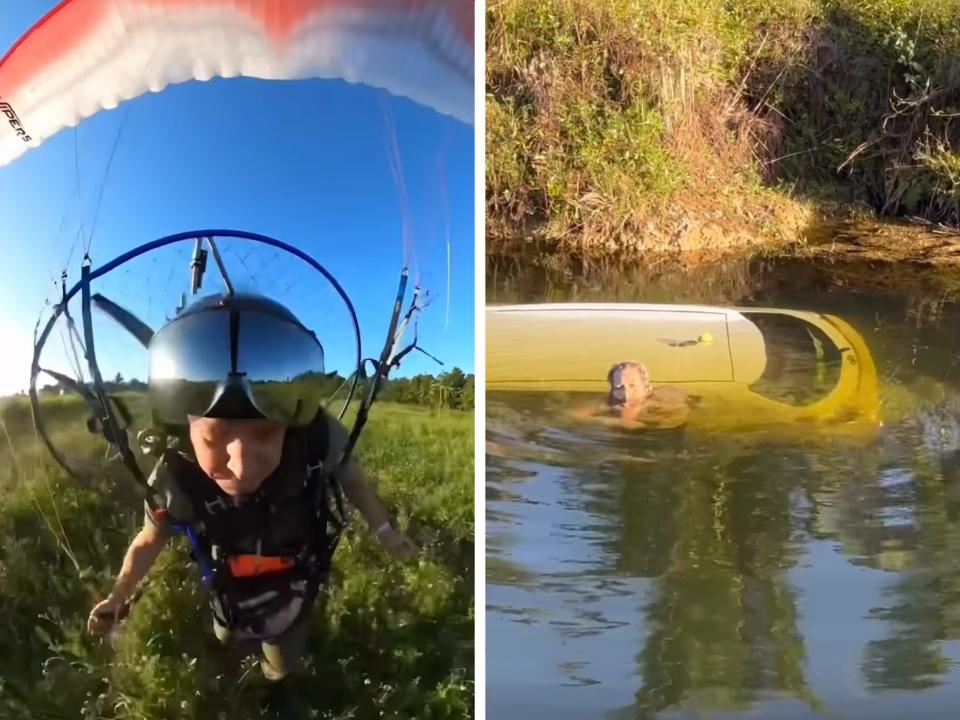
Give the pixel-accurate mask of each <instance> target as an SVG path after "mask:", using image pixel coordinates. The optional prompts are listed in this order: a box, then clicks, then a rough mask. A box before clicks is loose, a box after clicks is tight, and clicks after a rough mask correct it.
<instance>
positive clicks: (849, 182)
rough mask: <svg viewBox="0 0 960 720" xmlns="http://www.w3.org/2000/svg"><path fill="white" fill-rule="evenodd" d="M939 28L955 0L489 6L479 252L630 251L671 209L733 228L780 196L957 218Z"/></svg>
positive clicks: (943, 33)
mask: <svg viewBox="0 0 960 720" xmlns="http://www.w3.org/2000/svg"><path fill="white" fill-rule="evenodd" d="M958 16H960V0H920V1H915V0H780V1H779V2H766V1H764V0H706V1H703V2H700V1H698V2H694V1H693V0H597V1H596V2H587V1H586V0H500V1H498V2H494V3H490V4H489V5H488V10H487V66H486V67H487V75H486V92H487V110H486V112H487V147H486V155H487V165H486V180H487V210H488V247H490V248H492V249H495V248H497V247H498V246H500V245H502V244H504V243H506V242H507V241H509V240H511V239H514V238H518V237H519V238H529V239H532V240H535V241H541V242H546V243H548V244H550V243H554V244H555V243H561V244H563V243H566V244H567V245H570V242H569V241H570V239H571V238H573V239H575V240H576V241H578V242H581V241H582V242H583V243H585V244H587V245H593V246H595V247H596V248H599V249H609V248H608V246H609V245H610V244H611V243H613V244H619V245H620V246H623V247H630V246H637V245H638V244H640V245H642V244H643V238H644V236H645V235H648V234H650V233H651V228H652V226H653V225H655V224H656V223H657V222H658V221H660V220H661V219H662V218H664V217H665V216H669V214H670V213H671V212H674V211H677V210H680V211H684V210H685V211H688V212H689V213H690V214H691V215H693V216H694V217H695V218H697V219H706V218H711V219H712V215H713V214H714V212H715V211H716V212H719V213H720V214H725V215H726V216H728V217H735V218H739V219H742V220H743V221H744V223H745V224H747V225H749V224H751V223H752V222H753V221H754V218H755V217H756V216H758V215H763V214H764V213H763V209H764V208H770V207H773V206H776V205H777V204H778V202H779V201H780V200H782V199H783V198H784V197H787V196H789V197H790V198H798V197H799V198H800V199H801V200H804V199H805V200H807V201H809V202H811V203H813V204H815V205H816V204H820V203H822V201H823V199H824V197H829V198H832V199H840V200H843V201H844V202H848V203H866V204H868V205H869V206H872V207H873V208H875V209H876V210H878V211H881V212H885V213H887V214H890V215H907V216H913V215H922V216H924V217H926V218H928V219H932V220H937V221H943V222H950V223H960V174H958V167H960V160H958V151H960V132H958V130H957V127H960V126H957V124H956V119H955V118H953V117H952V115H954V114H956V113H957V111H958V110H960V24H958V23H957V22H956V18H957V17H958ZM894 108H896V110H897V111H896V113H894ZM698 216H699V218H698ZM754 224H756V223H754ZM754 230H756V231H758V232H759V233H760V234H762V232H763V230H764V228H763V227H762V226H760V227H756V228H754ZM638 239H639V240H638Z"/></svg>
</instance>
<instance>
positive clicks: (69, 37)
mask: <svg viewBox="0 0 960 720" xmlns="http://www.w3.org/2000/svg"><path fill="white" fill-rule="evenodd" d="M473 68H474V61H473V3H472V2H466V1H464V0H380V1H379V2H377V3H371V2H368V1H366V0H333V1H331V0H257V2H250V0H64V2H62V3H60V4H59V5H58V6H57V7H55V8H54V9H53V10H51V11H50V12H49V13H48V14H47V15H46V16H45V17H44V18H43V19H41V20H40V21H39V22H38V23H36V25H34V26H33V28H31V29H30V30H29V31H28V32H27V33H26V34H24V35H23V37H21V38H20V40H18V41H17V43H16V44H14V46H13V47H12V48H11V49H10V51H9V52H8V53H7V54H6V55H5V56H4V57H3V58H2V59H0V166H3V165H5V164H7V163H10V162H11V161H13V160H15V159H16V158H17V157H19V156H21V155H22V154H23V153H25V152H26V151H27V150H29V149H31V148H35V147H37V146H39V145H40V144H41V143H43V142H44V141H45V140H46V139H48V138H50V137H51V136H53V135H54V134H56V133H57V132H58V131H59V130H61V129H63V128H64V127H70V126H75V125H77V124H78V123H79V122H80V121H81V120H82V119H84V118H87V117H90V116H92V115H94V114H96V113H97V112H99V111H100V110H102V109H112V108H115V107H117V106H118V105H119V104H120V103H122V102H124V101H125V100H129V99H131V98H135V97H138V96H140V95H143V94H144V93H146V92H147V91H152V92H159V91H161V90H163V89H164V88H165V87H166V86H168V85H170V84H175V83H182V82H186V81H188V80H210V79H212V78H214V77H221V78H230V77H237V76H243V77H251V78H262V79H269V80H295V79H303V78H327V79H330V78H338V79H342V80H345V81H347V82H352V83H362V84H366V85H370V86H373V87H378V88H382V89H384V90H387V91H389V92H391V93H393V94H395V95H400V96H403V97H407V98H409V99H411V100H413V101H414V102H417V103H420V104H422V105H426V106H428V107H431V108H433V109H434V110H436V111H437V112H440V113H443V114H447V115H451V116H453V117H455V118H457V119H459V120H461V121H463V122H467V123H470V122H472V119H473V80H474V77H473V76H474V70H473Z"/></svg>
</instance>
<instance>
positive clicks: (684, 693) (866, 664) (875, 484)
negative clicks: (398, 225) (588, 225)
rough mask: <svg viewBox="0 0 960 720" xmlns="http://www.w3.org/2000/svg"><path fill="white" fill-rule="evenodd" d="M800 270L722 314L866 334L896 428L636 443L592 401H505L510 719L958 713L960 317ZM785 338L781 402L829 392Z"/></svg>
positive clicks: (492, 641)
mask: <svg viewBox="0 0 960 720" xmlns="http://www.w3.org/2000/svg"><path fill="white" fill-rule="evenodd" d="M805 275H806V276H808V277H813V278H816V283H814V285H815V286H816V287H817V288H819V292H818V293H816V294H813V293H810V292H809V287H807V288H804V287H797V286H796V285H795V284H791V283H789V282H787V281H786V280H784V279H783V278H773V277H772V276H769V275H768V276H764V277H760V279H759V280H757V281H756V284H755V285H754V286H753V287H752V288H750V289H749V292H748V291H747V290H745V289H743V288H741V289H740V290H739V291H738V292H737V293H735V294H734V296H733V297H729V298H725V299H724V300H723V302H727V303H730V304H738V305H745V306H749V305H758V304H762V305H764V306H767V307H791V306H793V307H797V306H798V303H797V302H796V299H797V296H800V295H804V294H805V293H806V297H807V300H808V302H807V303H806V304H805V305H801V307H804V308H805V309H808V310H810V311H813V312H825V313H830V314H832V315H835V316H837V317H839V318H842V320H843V321H844V322H846V323H847V324H848V325H849V326H850V327H851V328H855V329H856V332H857V333H858V335H859V336H860V337H861V339H862V342H863V344H864V347H865V348H867V349H868V351H869V356H870V359H871V362H872V363H874V367H875V370H876V373H875V377H876V387H875V397H876V400H877V407H878V419H882V420H883V424H882V426H880V425H879V424H877V427H876V429H875V432H873V433H871V434H870V435H869V436H867V437H863V436H860V435H857V436H852V435H850V434H845V433H842V432H834V431H833V430H832V429H831V428H830V426H829V425H828V426H820V427H819V428H818V429H816V431H809V432H792V433H791V432H770V431H769V430H768V429H765V428H762V427H754V428H750V426H749V424H744V423H730V422H724V423H721V422H719V421H715V422H711V423H705V424H703V423H701V424H700V425H698V424H697V423H696V422H694V421H693V420H692V419H691V423H690V424H689V425H688V426H686V427H684V428H679V429H674V430H663V431H655V432H640V433H627V432H623V431H619V430H616V429H611V428H606V427H590V426H586V425H583V424H577V423H575V422H574V421H572V420H571V419H570V418H569V413H568V412H566V410H567V409H568V408H569V407H570V406H571V405H572V404H574V403H575V402H579V401H581V400H582V399H584V398H586V397H592V396H594V395H595V394H596V393H593V392H573V393H571V392H567V393H560V392H533V393H525V392H518V391H512V392H506V391H500V392H496V391H494V392H490V393H488V399H487V413H488V455H487V467H488V522H487V534H488V553H489V555H490V558H489V560H488V590H487V598H488V602H489V603H490V605H489V608H488V616H487V627H488V645H487V653H488V670H487V685H488V691H487V698H488V699H487V704H488V712H489V713H490V716H491V717H497V718H506V719H507V720H509V719H510V718H519V717H530V716H546V715H548V714H549V715H550V716H552V717H555V718H575V717H576V718H580V717H598V718H599V717H610V718H652V717H658V718H667V717H693V716H700V715H701V714H702V713H707V712H708V713H709V714H710V715H711V716H712V717H722V718H740V717H745V716H747V715H749V716H751V717H778V718H781V717H784V718H827V717H830V718H836V717H843V718H862V717H891V718H893V717H902V716H903V715H905V714H907V713H909V714H912V715H915V716H920V717H931V718H940V717H943V718H947V717H953V716H954V714H955V692H956V685H957V681H958V680H960V671H958V670H957V661H958V660H960V642H958V641H960V524H958V517H960V391H958V386H957V385H956V382H957V380H958V378H957V377H956V371H955V369H954V367H955V364H956V355H957V353H955V351H954V349H953V348H954V347H955V346H954V342H953V340H954V335H955V334H956V330H957V328H958V323H960V310H958V308H957V306H956V305H955V304H954V303H953V302H952V301H950V300H949V299H947V300H946V301H945V302H938V304H937V308H936V312H935V313H934V314H931V313H930V312H929V306H927V311H924V312H922V313H920V312H918V310H917V309H918V308H920V307H923V303H922V302H920V301H919V299H918V298H917V297H915V296H911V297H906V296H904V295H897V294H895V293H892V292H890V291H888V290H883V291H880V290H877V289H876V288H862V287H854V286H851V285H846V286H838V285H836V284H833V283H832V282H831V278H830V277H826V278H825V277H824V276H823V275H818V274H817V273H816V271H815V269H808V271H807V272H806V273H805ZM688 287H689V285H688ZM697 287H698V288H700V289H702V285H697ZM661 290H662V288H661ZM664 295H665V293H661V294H660V295H659V296H658V297H656V298H655V299H656V300H657V301H666V300H676V301H683V302H688V301H690V300H691V299H690V298H688V297H687V296H684V295H682V294H677V295H674V296H673V297H665V296H664ZM495 299H496V298H495ZM500 299H501V300H503V299H506V300H509V301H511V302H516V301H517V300H520V299H521V298H519V297H517V296H516V295H514V296H512V297H509V298H503V297H501V298H500ZM522 299H523V300H525V301H529V300H537V301H539V300H543V299H544V298H543V297H542V296H538V297H525V298H522ZM551 299H554V300H556V299H560V298H559V297H558V296H554V297H552V298H551ZM578 299H583V297H582V295H581V296H580V298H578ZM590 299H593V300H596V299H604V298H598V297H596V296H594V297H591V298H590ZM620 299H624V300H626V299H629V300H630V301H643V300H645V298H643V297H642V296H640V293H638V292H637V291H636V289H635V290H634V293H633V296H632V297H629V298H620ZM695 300H696V301H698V302H709V301H710V298H709V297H698V298H695ZM786 347H787V349H786V350H785V351H784V352H785V353H786V354H787V356H786V357H785V358H783V361H784V363H785V364H784V369H783V372H782V373H781V374H780V376H779V379H778V381H777V382H775V383H773V385H768V388H767V393H768V394H769V393H771V392H773V393H774V394H775V392H781V391H782V392H786V390H785V389H786V388H788V387H789V386H790V385H791V384H793V385H797V384H798V383H799V382H800V381H799V380H798V378H801V377H803V378H806V382H807V384H808V386H811V387H814V389H813V390H810V392H811V393H812V396H811V397H813V401H814V402H815V401H816V399H817V397H822V392H821V393H820V394H819V395H818V394H817V392H819V391H815V386H814V385H811V383H810V378H811V373H813V375H814V376H815V374H816V373H815V367H813V366H811V364H810V361H809V355H802V354H801V355H797V354H796V351H795V350H791V349H790V347H789V343H788V344H787V346H786ZM791 353H792V354H791ZM788 366H789V367H788ZM827 379H829V378H827ZM827 384H829V383H827ZM801 385H802V383H801ZM600 392H602V390H601V391H600ZM811 397H804V398H794V400H793V401H794V402H795V403H800V402H809V401H810V400H811ZM707 408H708V410H710V407H709V406H707ZM714 410H716V407H714V408H713V409H712V410H710V411H714ZM733 411H735V409H734V410H733ZM697 412H704V406H700V407H698V408H695V409H694V411H693V415H695V414H696V413H697ZM693 415H692V416H691V418H692V417H693ZM786 426H787V427H789V424H786Z"/></svg>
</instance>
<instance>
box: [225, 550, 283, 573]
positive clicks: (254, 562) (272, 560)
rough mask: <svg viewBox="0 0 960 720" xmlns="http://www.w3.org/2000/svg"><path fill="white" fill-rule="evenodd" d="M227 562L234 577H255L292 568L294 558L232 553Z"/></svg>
mask: <svg viewBox="0 0 960 720" xmlns="http://www.w3.org/2000/svg"><path fill="white" fill-rule="evenodd" d="M227 564H228V565H229V566H230V574H231V575H233V576H234V577H253V576H255V575H271V574H273V573H280V572H286V571H287V570H291V569H292V568H293V566H294V559H293V558H290V557H266V556H263V555H232V556H231V557H229V558H227Z"/></svg>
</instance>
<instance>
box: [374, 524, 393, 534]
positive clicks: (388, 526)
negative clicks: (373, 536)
mask: <svg viewBox="0 0 960 720" xmlns="http://www.w3.org/2000/svg"><path fill="white" fill-rule="evenodd" d="M392 527H393V526H392V525H391V524H390V521H389V520H387V521H386V522H385V523H384V524H383V525H381V526H380V527H378V528H377V537H383V534H384V533H385V532H386V531H387V530H390V529H391V528H392Z"/></svg>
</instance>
